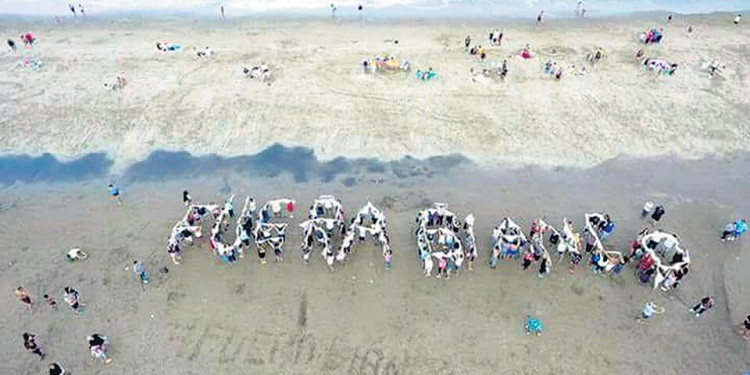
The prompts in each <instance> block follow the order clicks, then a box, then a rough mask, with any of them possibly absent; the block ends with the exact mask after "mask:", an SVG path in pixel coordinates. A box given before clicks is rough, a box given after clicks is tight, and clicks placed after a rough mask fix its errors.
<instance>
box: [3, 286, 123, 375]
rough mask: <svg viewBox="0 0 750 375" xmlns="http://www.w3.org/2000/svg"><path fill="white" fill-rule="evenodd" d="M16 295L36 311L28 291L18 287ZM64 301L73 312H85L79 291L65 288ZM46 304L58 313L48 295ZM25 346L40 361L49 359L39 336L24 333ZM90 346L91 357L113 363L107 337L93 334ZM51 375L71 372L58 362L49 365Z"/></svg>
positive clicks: (105, 362) (45, 297)
mask: <svg viewBox="0 0 750 375" xmlns="http://www.w3.org/2000/svg"><path fill="white" fill-rule="evenodd" d="M15 295H16V298H18V300H19V301H20V302H21V303H22V304H24V305H25V306H26V307H27V308H28V310H29V311H33V309H34V307H33V306H34V303H33V302H32V300H31V295H30V294H29V293H28V292H26V290H25V289H24V288H23V287H20V286H19V287H18V288H16V290H15ZM63 296H64V300H65V302H66V303H68V305H69V306H70V307H71V309H73V311H74V312H75V313H76V314H77V315H80V314H81V313H82V312H83V309H82V308H83V304H82V303H80V301H79V294H78V291H77V290H75V289H73V288H71V287H65V288H64V293H63ZM43 298H44V302H45V304H47V305H48V306H49V309H50V310H52V311H57V309H58V307H57V301H55V299H54V298H52V297H51V296H49V295H48V294H45V295H44V297H43ZM22 337H23V346H24V348H25V349H26V351H28V352H29V353H31V354H33V355H36V356H39V360H44V359H45V358H46V357H47V354H46V353H45V352H44V350H43V349H42V347H41V345H39V343H38V342H37V336H36V335H35V334H33V333H28V332H24V333H23V335H22ZM86 340H87V342H88V344H89V351H90V353H91V356H92V357H93V358H95V359H100V360H101V361H102V363H104V364H109V363H111V362H112V358H109V357H108V355H107V349H108V346H109V341H108V339H107V336H103V335H100V334H97V333H94V334H92V335H91V336H88V337H87V338H86ZM49 374H50V375H69V374H70V373H69V372H66V370H65V369H64V368H63V367H62V365H60V364H59V363H57V362H53V363H50V365H49Z"/></svg>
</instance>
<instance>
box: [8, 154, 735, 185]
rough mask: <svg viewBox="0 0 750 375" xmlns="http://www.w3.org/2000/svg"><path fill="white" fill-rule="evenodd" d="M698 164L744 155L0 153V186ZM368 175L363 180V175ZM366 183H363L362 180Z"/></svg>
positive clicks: (355, 179) (353, 180)
mask: <svg viewBox="0 0 750 375" xmlns="http://www.w3.org/2000/svg"><path fill="white" fill-rule="evenodd" d="M673 163H678V164H680V165H687V166H689V165H703V164H707V163H713V164H716V165H722V166H733V167H735V166H736V167H739V168H746V166H748V165H750V152H746V151H736V152H733V153H731V154H730V155H717V154H713V155H703V156H700V157H695V158H683V157H680V156H677V155H650V156H644V157H638V156H632V155H620V156H617V157H614V158H611V159H608V160H603V161H601V162H599V163H597V164H595V165H591V166H574V165H573V166H572V165H567V166H563V165H556V166H555V165H545V164H530V163H528V164H503V165H494V166H489V165H482V164H478V163H476V162H475V161H473V160H471V159H469V158H467V157H466V156H464V155H461V154H451V155H435V156H430V157H427V158H415V157H413V156H411V155H405V156H402V157H401V158H399V159H394V160H381V159H378V158H346V157H337V158H334V159H332V160H324V159H320V158H318V156H317V155H316V154H315V152H314V150H312V149H310V148H306V147H285V146H283V145H280V144H275V145H272V146H270V147H268V148H266V149H265V150H263V151H261V152H259V153H256V154H250V155H240V156H230V157H227V156H220V155H216V154H208V155H198V156H196V155H191V154H190V153H188V152H184V151H177V152H172V151H165V150H155V151H152V152H151V153H150V154H149V156H148V157H147V158H146V159H145V160H142V161H139V162H136V163H133V164H131V165H129V166H127V167H126V168H123V169H118V168H116V161H115V160H113V159H111V158H109V157H108V156H107V155H106V154H104V153H91V154H87V155H84V156H82V157H79V158H75V159H71V160H59V159H58V158H56V157H55V156H54V155H50V154H44V155H41V156H31V155H0V186H6V187H7V186H13V185H16V184H18V183H20V184H36V183H41V184H48V183H52V184H55V183H65V182H68V181H76V182H79V183H80V182H88V181H94V180H105V179H118V180H123V181H127V182H129V183H138V182H149V181H157V180H165V181H166V180H175V179H184V178H191V177H198V176H202V175H206V174H210V173H231V174H238V175H240V176H246V177H275V176H280V175H288V176H291V177H292V178H293V179H294V181H295V182H297V183H304V182H308V181H310V180H320V181H323V182H331V181H339V182H341V183H342V184H343V185H345V186H348V187H352V186H356V185H357V184H358V183H360V182H363V181H364V180H366V179H367V178H375V179H385V178H389V179H404V178H409V177H427V178H431V177H433V176H435V175H439V174H440V173H453V171H454V170H462V169H464V170H470V171H475V172H477V173H497V172H498V171H504V172H503V173H506V172H510V171H524V170H526V171H528V170H536V171H546V172H555V173H584V172H586V171H591V170H600V169H602V168H608V167H609V166H612V165H643V166H646V165H666V164H673ZM368 174H369V175H372V176H369V177H367V176H365V175H368ZM365 182H366V181H365Z"/></svg>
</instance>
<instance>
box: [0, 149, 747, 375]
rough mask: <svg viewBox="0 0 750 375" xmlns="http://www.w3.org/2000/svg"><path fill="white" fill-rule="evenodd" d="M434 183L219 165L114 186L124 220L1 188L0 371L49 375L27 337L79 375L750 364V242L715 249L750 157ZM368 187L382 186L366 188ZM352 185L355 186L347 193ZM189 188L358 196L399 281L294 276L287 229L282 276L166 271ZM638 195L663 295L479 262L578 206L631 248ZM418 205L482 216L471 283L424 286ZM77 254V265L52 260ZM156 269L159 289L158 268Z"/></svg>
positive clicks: (376, 269)
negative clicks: (683, 269) (511, 228)
mask: <svg viewBox="0 0 750 375" xmlns="http://www.w3.org/2000/svg"><path fill="white" fill-rule="evenodd" d="M427 172H430V171H427ZM432 172H435V173H417V175H416V176H411V177H402V178H400V177H398V176H397V175H396V174H395V173H393V172H392V171H390V170H385V171H383V172H381V173H376V174H373V173H367V172H362V171H353V172H351V173H352V175H350V176H346V175H341V176H337V177H336V178H335V179H333V180H330V181H327V182H324V181H323V180H324V179H323V178H322V177H319V176H314V177H313V178H309V179H308V180H307V181H298V182H295V178H294V176H293V175H292V174H286V173H285V174H283V175H280V176H277V177H253V176H252V174H250V176H249V177H248V175H245V174H241V173H239V172H236V171H233V170H231V169H227V170H221V169H220V170H219V171H218V172H217V173H215V174H213V175H211V176H210V177H209V176H205V177H203V178H191V179H184V178H179V176H175V177H174V178H173V179H170V180H159V179H156V178H153V176H152V178H151V179H148V181H145V182H143V180H144V179H143V178H141V179H136V178H130V179H128V178H127V177H124V179H123V180H122V185H123V192H124V201H125V204H124V205H123V206H122V207H121V208H118V207H116V206H115V205H114V204H112V202H110V201H109V200H108V197H107V195H106V191H105V189H104V185H105V182H106V181H101V180H87V181H83V182H80V183H67V184H16V185H13V186H7V187H5V188H3V190H2V194H0V223H1V225H0V241H1V242H2V243H3V244H4V246H5V248H6V250H5V251H6V252H5V254H6V256H5V261H4V262H2V265H0V270H1V272H0V285H1V286H2V289H3V290H5V291H6V293H4V296H5V297H3V300H2V301H3V304H2V307H0V315H1V316H3V317H4V319H3V320H2V321H1V322H0V350H2V357H3V358H5V360H4V361H2V362H0V373H8V374H38V373H41V372H42V371H43V370H44V367H43V366H44V363H46V362H47V361H44V362H40V361H38V360H37V359H36V358H34V357H32V356H31V355H29V354H27V353H26V352H25V351H24V350H23V348H22V346H21V344H22V340H21V333H22V332H23V331H28V332H33V333H36V334H38V340H39V342H40V343H41V344H42V345H43V346H44V347H45V349H46V350H47V352H48V359H49V360H59V361H61V362H62V363H63V364H64V365H65V367H67V368H68V369H69V370H71V371H72V372H73V373H77V374H99V373H101V374H104V373H106V374H133V373H143V374H151V373H161V374H211V373H213V374H247V373H257V374H320V373H335V374H466V373H471V374H489V373H493V374H549V373H555V374H624V373H627V374H652V373H654V372H660V373H665V374H737V373H740V372H741V371H746V370H747V369H748V368H750V346H748V345H747V343H746V342H744V341H743V340H742V339H741V338H740V337H739V335H737V334H736V332H735V331H736V329H737V328H736V325H735V324H737V323H739V322H740V321H741V320H742V319H743V318H744V316H746V315H747V314H748V312H749V311H750V301H749V300H748V299H747V298H746V296H747V285H750V284H748V283H749V282H750V276H748V274H747V272H745V270H747V269H748V266H750V253H749V251H750V250H749V248H748V245H747V244H748V242H747V239H743V241H741V242H737V243H731V244H722V243H720V242H719V241H718V236H719V232H720V230H721V228H722V225H723V224H724V222H725V221H726V220H727V218H728V217H736V215H741V214H743V213H747V212H750V204H748V202H747V200H745V199H743V198H742V197H743V196H744V195H743V194H744V193H745V192H746V191H748V189H749V188H750V178H748V177H749V176H750V157H748V156H747V155H736V156H735V157H734V159H733V160H732V161H730V162H728V161H726V160H717V159H715V158H709V159H704V160H697V161H682V160H675V159H670V158H662V159H646V160H635V161H634V160H613V161H609V162H606V163H604V164H602V165H599V166H597V167H595V168H592V169H575V168H573V169H569V168H559V169H555V170H545V169H540V168H537V167H528V168H520V169H508V170H492V171H489V172H487V171H478V170H477V169H476V168H474V167H471V166H463V167H456V168H454V169H451V171H450V173H448V174H447V175H446V174H441V173H438V172H439V171H436V170H433V171H432ZM155 173H158V171H155ZM126 176H127V174H126ZM373 176H376V177H377V178H382V179H384V180H383V182H382V183H379V184H375V183H373V182H371V180H370V178H371V177H373ZM428 176H432V177H428ZM138 177H143V175H139V176H138ZM349 177H352V178H354V179H355V181H357V183H356V184H353V186H346V185H345V184H344V181H346V180H347V178H349ZM349 185H352V184H349ZM185 188H187V189H189V190H190V192H191V193H192V195H193V197H194V198H195V199H196V200H198V201H209V200H214V201H219V200H221V199H223V197H224V194H226V193H228V192H230V191H231V192H233V193H234V194H237V196H238V197H244V195H246V194H250V195H251V196H254V197H256V198H257V199H259V200H261V201H264V200H266V199H270V198H275V197H279V196H290V197H293V198H295V199H297V201H298V202H300V203H301V204H302V205H303V207H304V205H306V204H308V202H310V201H311V200H312V198H313V197H315V196H317V195H318V194H323V193H334V194H335V195H337V196H338V197H339V198H341V200H342V201H343V203H344V205H345V208H346V210H347V213H349V214H351V213H353V212H355V211H356V210H357V209H358V208H359V207H360V206H361V205H364V204H365V203H366V201H367V200H368V199H370V200H372V201H373V202H374V203H376V204H380V205H381V208H383V209H384V210H385V213H386V214H387V215H388V219H389V222H390V230H389V232H390V236H391V239H392V244H393V248H394V250H395V252H396V253H395V263H394V268H393V269H392V270H391V271H385V270H384V268H383V264H382V258H381V256H380V254H379V251H378V250H376V249H375V248H373V247H371V246H362V247H357V248H356V249H355V251H354V253H353V255H352V256H351V257H350V262H349V263H348V265H346V266H345V267H338V268H337V269H336V271H335V272H333V273H331V272H328V271H327V269H326V268H325V266H324V264H323V261H322V260H321V259H320V258H319V257H314V258H313V261H312V262H311V264H310V265H309V266H308V267H304V266H303V265H302V264H301V262H300V260H299V257H298V247H297V246H298V238H299V236H298V233H297V231H296V230H294V231H292V233H289V234H288V236H289V241H288V243H287V248H286V250H287V261H286V262H284V263H283V264H274V263H273V262H271V263H269V264H267V265H265V266H263V265H260V264H259V263H258V261H257V259H256V257H255V256H254V255H252V254H251V255H250V256H249V257H246V258H245V259H243V260H241V261H240V262H238V263H237V264H236V265H234V266H232V267H227V266H225V265H221V264H218V261H217V260H216V258H215V257H213V256H212V255H211V254H209V252H208V250H207V248H205V247H204V248H198V247H195V248H187V249H186V251H185V254H184V259H183V264H181V265H180V266H173V265H172V264H171V262H170V261H169V259H168V256H167V254H166V250H165V246H164V243H165V239H166V237H167V236H168V233H169V230H170V228H171V226H172V224H173V223H174V221H175V220H177V219H178V218H180V217H181V215H182V214H183V210H184V207H183V206H182V204H181V201H180V196H181V191H182V190H183V189H185ZM646 199H654V200H656V201H657V202H659V203H663V204H666V207H667V214H666V215H665V217H664V219H663V220H662V223H660V227H663V228H666V229H669V230H674V231H675V232H677V233H678V234H679V235H680V237H681V239H682V242H683V244H684V245H685V246H686V247H687V248H688V249H690V251H691V255H692V258H693V267H692V272H691V273H690V275H689V276H688V277H687V279H686V280H685V283H684V287H683V288H681V289H680V290H678V291H677V292H676V293H674V294H672V295H665V294H662V293H661V292H656V291H652V290H651V288H650V287H647V286H643V285H639V284H638V283H637V281H636V280H635V278H634V277H633V274H632V272H630V269H628V271H623V274H622V278H621V279H617V280H612V279H608V278H601V277H598V276H594V275H592V274H591V273H590V272H589V271H586V270H579V271H578V272H577V273H576V274H573V275H571V274H569V273H568V272H567V270H566V268H567V267H564V266H553V269H552V273H551V275H550V276H549V277H548V278H546V279H544V280H540V279H539V278H537V276H536V273H535V272H534V271H529V272H527V273H524V272H522V271H521V270H520V265H519V263H518V262H511V263H504V264H502V265H501V266H500V267H499V270H496V271H491V270H489V269H488V267H487V266H486V263H485V261H486V260H487V255H486V254H487V251H488V249H489V241H490V232H491V229H492V227H493V226H494V225H497V224H498V223H499V221H500V219H501V218H502V217H503V216H512V217H514V218H516V219H517V220H518V221H519V222H520V223H522V225H523V227H524V228H525V229H526V228H527V227H528V224H529V223H530V221H531V220H532V219H533V218H535V217H538V216H542V215H543V216H544V217H545V218H547V219H549V220H551V222H552V223H554V224H557V223H559V222H560V220H562V217H563V216H568V217H570V218H572V219H573V220H574V221H576V222H577V223H580V222H581V221H582V217H583V214H584V213H585V212H589V211H594V210H596V211H599V210H605V211H607V212H608V213H609V214H610V215H612V217H613V218H614V220H615V221H616V223H617V229H616V232H615V234H614V237H612V238H611V241H610V242H608V243H607V247H608V248H611V249H617V250H621V251H625V250H626V249H627V247H628V245H629V243H630V241H631V240H632V238H633V236H634V235H635V233H636V232H637V231H639V230H640V229H641V228H642V227H644V226H645V225H646V223H645V222H644V221H642V220H641V219H640V216H639V211H640V207H641V206H642V203H643V201H645V200H646ZM431 201H443V202H449V203H450V204H451V209H453V210H454V211H455V212H457V213H458V214H460V215H462V216H463V215H465V214H467V213H469V212H473V213H474V214H475V216H476V217H477V225H476V233H477V237H478V241H479V245H480V252H481V255H482V258H481V261H480V262H478V264H477V266H476V270H475V271H473V272H468V271H462V273H461V275H460V276H459V277H456V278H452V279H451V280H444V279H442V280H438V279H434V278H432V279H426V278H424V277H422V276H421V274H420V270H419V267H418V261H417V259H416V255H415V249H414V245H413V244H414V238H413V235H412V231H413V217H414V215H415V213H416V211H417V210H418V209H419V208H421V207H423V205H424V204H425V203H426V202H431ZM74 246H81V247H82V248H83V249H84V250H85V251H87V252H88V253H89V255H90V259H89V260H87V261H86V262H81V263H69V262H68V261H67V260H65V259H64V252H65V251H66V250H67V249H69V248H70V247H74ZM133 259H142V260H146V262H147V266H148V268H149V270H150V271H151V273H152V282H151V283H150V284H149V285H148V286H147V288H146V290H145V291H144V290H141V288H140V286H139V284H138V282H137V280H136V277H135V275H134V274H133V273H132V271H130V270H126V269H125V268H126V267H127V266H129V265H131V264H132V260H133ZM162 266H168V267H169V269H170V272H169V273H168V274H167V275H162V274H159V273H157V271H156V270H157V269H158V268H160V267H162ZM18 285H23V286H25V287H26V288H27V289H28V290H29V292H30V293H31V294H32V295H33V296H34V297H35V300H36V301H39V296H41V295H42V294H44V293H49V292H54V294H55V295H56V296H57V298H58V301H59V302H60V303H62V300H61V299H62V297H61V296H60V293H61V289H62V288H63V287H64V286H67V285H70V286H73V287H75V288H77V289H78V290H79V291H80V292H81V297H82V301H83V302H84V303H86V304H87V306H86V311H85V313H84V315H83V316H82V317H76V316H74V315H73V313H72V312H71V311H69V309H68V308H66V307H65V306H60V311H56V312H55V311H49V310H48V309H46V308H45V307H46V306H42V305H39V304H38V305H37V306H36V311H35V312H34V313H33V314H30V313H28V312H26V311H24V307H23V306H22V305H21V304H20V303H18V301H16V300H15V299H14V297H13V295H12V293H11V291H12V290H13V288H15V287H16V286H18ZM705 294H712V295H714V296H715V298H716V300H717V306H716V308H714V309H713V310H712V311H710V312H708V313H706V314H704V316H703V317H701V318H700V319H697V320H696V319H695V318H694V317H692V315H690V314H689V313H688V312H687V308H688V306H687V305H689V304H691V303H693V302H694V301H695V300H697V299H699V298H700V297H702V296H704V295H705ZM648 300H652V301H655V302H656V303H658V304H661V305H664V306H665V307H666V313H665V314H664V315H662V316H657V317H655V318H653V319H652V320H651V321H649V322H648V323H647V324H645V325H641V324H638V323H637V322H635V320H634V317H635V316H637V315H638V313H639V312H640V309H641V307H642V305H643V304H644V303H645V302H646V301H648ZM151 314H153V315H154V317H153V318H151ZM526 314H534V315H535V316H537V317H539V318H541V319H542V320H543V322H544V324H545V326H546V331H545V333H544V335H543V336H542V337H527V336H526V335H524V333H523V318H524V316H525V315H526ZM94 331H96V332H100V333H104V334H107V335H109V336H110V339H111V341H112V349H111V355H112V357H113V358H114V359H115V362H114V363H113V364H111V365H109V366H108V367H104V366H102V365H100V364H99V363H95V362H94V361H92V360H91V358H90V356H89V353H88V351H87V350H86V343H85V336H86V335H87V334H90V333H92V332H94Z"/></svg>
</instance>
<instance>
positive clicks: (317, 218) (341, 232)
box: [167, 191, 393, 268]
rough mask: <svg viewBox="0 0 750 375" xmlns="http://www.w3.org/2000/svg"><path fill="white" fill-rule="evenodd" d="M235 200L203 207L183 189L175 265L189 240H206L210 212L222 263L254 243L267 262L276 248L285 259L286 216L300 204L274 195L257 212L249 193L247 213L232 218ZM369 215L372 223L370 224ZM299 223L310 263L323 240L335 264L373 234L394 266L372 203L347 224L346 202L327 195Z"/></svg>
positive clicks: (172, 240) (172, 248) (170, 245)
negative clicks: (338, 242) (232, 230)
mask: <svg viewBox="0 0 750 375" xmlns="http://www.w3.org/2000/svg"><path fill="white" fill-rule="evenodd" d="M233 201H234V195H231V196H229V197H228V198H227V199H226V200H225V202H224V204H223V205H216V204H213V203H210V204H208V205H198V204H193V202H192V197H191V196H190V194H189V193H188V192H187V191H184V192H183V202H184V204H185V206H187V212H186V213H185V215H184V217H183V218H182V219H181V220H179V221H178V222H177V223H176V224H175V225H174V227H173V228H172V233H171V235H170V236H169V239H168V241H167V252H168V253H169V254H170V256H171V257H172V260H173V262H174V263H175V264H179V261H180V259H181V256H180V254H181V252H182V246H183V245H184V244H187V245H192V244H194V243H195V242H196V241H201V242H202V227H203V218H204V217H209V215H210V217H211V218H212V222H211V223H210V224H206V225H210V226H211V232H210V233H211V234H210V237H209V247H210V249H211V251H212V252H213V253H214V254H215V255H216V256H218V258H219V259H220V260H221V261H222V262H224V263H228V264H231V263H234V262H236V261H237V260H238V259H240V258H244V254H245V252H246V251H247V250H248V249H249V248H250V247H251V246H255V248H256V251H257V253H258V258H259V260H260V262H261V263H262V264H265V263H266V262H267V261H266V254H267V253H268V252H273V254H274V257H275V259H276V261H277V262H282V261H283V260H284V245H285V243H286V233H285V231H286V229H287V227H288V225H289V222H284V219H286V218H288V219H293V218H294V212H295V210H296V202H295V201H294V200H292V199H287V198H279V199H273V200H270V201H268V202H266V203H265V204H264V205H263V206H262V207H261V208H260V210H257V205H256V202H255V199H253V198H250V197H246V199H245V203H244V206H243V208H242V211H241V212H240V214H239V215H237V218H236V221H234V222H232V220H234V218H235V210H234V203H233ZM368 219H369V224H367V223H366V222H367V221H368ZM232 224H234V225H235V236H234V239H233V240H230V239H228V238H227V235H226V233H227V232H228V231H229V228H230V227H231V226H232ZM300 227H301V228H302V245H301V251H302V259H303V260H304V261H305V262H308V261H309V258H310V254H311V253H312V250H313V248H314V246H315V245H316V244H318V245H319V246H320V247H321V249H322V250H321V254H322V256H323V258H324V260H325V262H326V264H327V265H328V266H329V267H331V268H332V267H333V263H334V260H338V261H339V262H344V260H345V259H346V257H347V256H348V255H349V253H350V252H351V250H352V247H353V246H354V240H355V237H356V238H358V239H359V241H360V242H362V241H365V239H366V238H367V237H368V235H369V236H370V237H371V238H372V239H373V240H374V241H375V243H376V244H377V245H378V246H380V247H381V248H382V253H383V257H384V259H385V262H386V267H387V268H390V265H391V261H392V257H393V252H392V250H391V248H390V241H389V239H388V235H387V233H386V220H385V215H384V214H383V212H382V211H381V210H379V209H378V208H377V207H375V206H374V205H373V204H372V203H370V202H368V203H367V204H366V205H365V206H364V207H363V208H362V209H361V210H360V211H359V212H358V213H357V215H355V216H354V217H353V218H352V219H351V220H350V221H349V223H348V225H347V221H346V218H345V214H344V208H343V205H342V204H341V202H340V201H339V200H338V199H336V198H335V197H333V196H330V195H322V196H320V197H318V198H317V199H315V200H314V201H313V204H312V205H311V206H310V211H309V214H308V218H307V220H306V221H304V222H302V223H301V224H300ZM335 235H338V236H339V238H340V240H341V245H340V247H339V248H338V251H334V247H335V246H334V236H335Z"/></svg>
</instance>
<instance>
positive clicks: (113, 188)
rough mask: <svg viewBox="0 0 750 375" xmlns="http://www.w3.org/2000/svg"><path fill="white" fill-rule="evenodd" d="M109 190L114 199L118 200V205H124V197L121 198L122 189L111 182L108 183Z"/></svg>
mask: <svg viewBox="0 0 750 375" xmlns="http://www.w3.org/2000/svg"><path fill="white" fill-rule="evenodd" d="M107 191H108V192H109V195H111V196H112V199H114V200H116V201H117V205H118V206H121V205H122V198H120V189H118V188H117V186H115V184H109V185H107Z"/></svg>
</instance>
